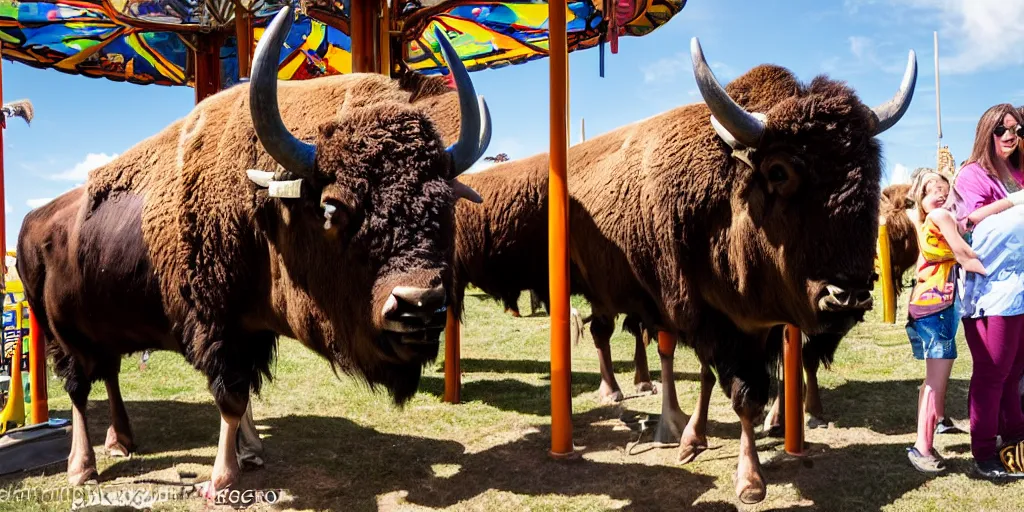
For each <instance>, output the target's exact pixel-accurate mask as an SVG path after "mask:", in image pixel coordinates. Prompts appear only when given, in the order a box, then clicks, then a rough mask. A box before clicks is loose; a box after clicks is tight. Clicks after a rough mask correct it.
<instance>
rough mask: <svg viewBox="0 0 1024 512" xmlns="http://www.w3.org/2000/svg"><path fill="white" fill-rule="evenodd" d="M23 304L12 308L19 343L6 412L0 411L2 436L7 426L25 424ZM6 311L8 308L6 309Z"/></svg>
mask: <svg viewBox="0 0 1024 512" xmlns="http://www.w3.org/2000/svg"><path fill="white" fill-rule="evenodd" d="M23 304H24V303H23V302H19V303H17V304H16V305H15V306H13V307H12V309H14V311H15V313H17V316H16V317H15V320H14V325H15V328H16V329H17V331H18V336H17V341H16V342H15V343H14V355H13V356H12V357H11V380H10V386H9V387H8V388H7V404H6V405H5V406H4V410H3V411H0V434H3V433H5V432H7V426H8V424H10V423H13V424H14V426H15V427H19V426H22V425H24V424H25V388H24V387H23V386H24V384H23V383H22V380H21V348H22V343H23V341H22V339H21V325H22V324H21V315H22V313H23V311H22V307H23ZM5 309H6V308H5Z"/></svg>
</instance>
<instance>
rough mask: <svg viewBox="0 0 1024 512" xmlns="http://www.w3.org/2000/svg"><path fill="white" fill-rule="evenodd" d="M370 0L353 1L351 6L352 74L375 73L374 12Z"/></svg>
mask: <svg viewBox="0 0 1024 512" xmlns="http://www.w3.org/2000/svg"><path fill="white" fill-rule="evenodd" d="M369 3H370V0H352V2H351V3H350V4H349V7H350V8H351V12H350V13H349V32H350V34H349V35H350V37H351V39H352V43H351V44H352V72H353V73H372V72H373V67H374V66H373V20H372V18H371V16H372V13H373V10H372V9H371V8H370V6H369V5H368V4H369Z"/></svg>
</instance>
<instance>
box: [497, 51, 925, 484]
mask: <svg viewBox="0 0 1024 512" xmlns="http://www.w3.org/2000/svg"><path fill="white" fill-rule="evenodd" d="M691 53H692V57H693V66H694V72H695V74H696V77H697V82H698V86H699V89H700V92H701V95H702V97H703V98H704V100H705V103H702V104H693V105H687V106H683V107H678V108H676V109H673V110H671V111H668V112H665V113H662V114H660V115H656V116H653V117H651V118H648V119H645V120H643V121H639V122H636V123H633V124H631V125H628V126H625V127H622V128H619V129H617V130H614V131H612V132H609V133H606V134H604V135H601V136H599V137H595V138H592V139H589V140H587V141H586V142H583V143H581V144H578V145H575V146H573V147H571V148H570V149H569V158H568V160H569V169H568V173H569V179H568V185H569V194H570V206H569V221H570V226H571V229H570V248H569V252H570V259H571V269H572V272H573V273H574V275H573V276H572V286H573V290H574V291H576V290H581V291H582V292H583V294H584V296H585V297H586V298H587V300H588V301H589V302H590V303H591V305H592V307H593V311H594V314H595V315H604V316H606V317H614V315H617V314H626V315H628V316H631V317H634V318H636V319H637V320H639V321H640V322H641V324H642V325H643V326H644V327H645V328H647V329H650V330H652V331H664V332H668V333H670V334H672V335H674V336H675V337H676V339H678V340H680V342H681V343H683V344H684V345H686V346H689V347H691V348H693V349H694V350H695V352H696V353H697V356H698V359H699V360H700V361H701V363H702V365H704V370H703V371H702V381H703V386H702V387H705V389H707V390H710V388H711V387H712V386H713V384H714V376H713V374H712V372H711V369H712V368H713V369H714V370H715V372H716V373H717V374H718V381H719V383H720V385H721V387H722V388H723V390H724V391H725V393H726V395H727V396H729V397H730V398H731V400H732V404H733V408H734V410H735V412H736V413H737V415H738V416H739V419H740V423H741V426H742V429H741V436H740V456H739V462H738V471H737V479H736V493H737V495H738V497H739V499H740V500H741V501H743V502H747V503H753V502H758V501H760V500H762V499H763V498H764V496H765V482H764V477H763V475H762V472H761V469H760V463H759V462H758V458H757V450H756V447H755V445H754V430H753V429H754V421H755V418H756V417H758V416H759V415H760V414H761V413H762V412H763V409H764V407H765V405H766V403H767V401H768V397H769V394H770V391H769V387H770V386H769V384H770V380H771V377H770V374H771V373H773V369H774V368H776V367H777V364H778V361H779V356H780V354H781V349H782V343H781V336H771V333H772V330H773V329H778V326H780V325H783V324H794V325H796V326H797V327H799V328H800V329H801V330H803V331H804V332H806V333H808V334H809V335H811V336H817V335H825V334H829V333H838V334H840V335H841V334H842V333H845V332H846V331H847V330H849V328H850V327H852V326H853V325H854V324H855V323H856V322H859V321H861V320H862V319H863V315H864V312H865V311H866V310H867V309H869V308H870V307H871V305H872V301H871V288H872V285H873V279H874V272H873V266H872V261H873V256H874V252H875V251H874V246H875V240H876V236H877V229H878V212H879V206H880V189H879V186H878V184H879V180H880V177H881V155H880V145H879V143H878V141H877V139H876V138H875V136H876V135H877V134H879V133H881V132H883V131H885V130H886V129H888V128H890V127H891V126H893V125H894V124H895V123H896V122H897V121H898V120H899V119H900V118H901V117H902V115H903V114H904V113H905V111H906V109H907V107H908V106H909V103H910V100H911V98H912V95H913V89H914V84H915V83H916V76H917V63H916V58H915V56H914V53H913V52H911V53H910V56H909V60H908V64H907V70H906V73H905V75H904V79H903V83H902V85H901V87H900V89H899V91H898V92H897V94H896V96H895V97H894V98H893V99H892V100H890V101H889V102H888V103H886V104H885V105H883V106H881V107H877V108H874V109H872V108H870V107H868V106H866V105H864V104H863V103H861V101H860V99H859V98H858V97H857V95H856V94H855V93H854V91H853V90H852V89H850V88H849V87H847V86H846V85H845V84H843V83H840V82H837V81H834V80H832V79H830V78H828V77H825V76H819V77H817V78H815V79H814V80H813V81H811V82H810V83H809V84H803V83H800V82H798V81H797V80H796V78H795V77H794V76H793V75H792V73H791V72H790V71H788V70H786V69H785V68H782V67H779V66H774V65H762V66H758V67H756V68H754V69H752V70H751V71H748V72H747V73H746V74H744V75H743V76H741V77H739V78H738V79H736V80H735V81H733V82H732V83H731V84H730V85H729V88H728V89H725V88H723V87H722V86H721V85H719V83H718V82H717V80H716V79H715V78H714V75H713V73H712V72H711V70H710V68H709V67H708V65H707V63H706V61H705V59H704V56H703V52H702V50H701V48H700V45H699V43H698V41H697V40H696V39H694V40H693V41H692V43H691ZM738 102H739V103H738ZM512 164H516V165H519V166H522V167H523V169H521V170H520V171H519V172H518V175H519V176H520V177H519V178H518V179H522V180H540V179H542V178H541V177H542V176H543V175H544V173H546V169H547V165H548V163H547V158H546V157H545V156H544V155H538V156H536V157H532V158H528V159H524V160H521V161H519V162H513V163H512ZM512 164H505V166H503V169H504V170H506V171H507V170H508V167H507V166H508V165H512ZM495 170H496V171H497V168H496V169H495ZM535 188H538V189H542V187H541V186H540V185H535ZM705 395H706V394H705ZM701 409H703V412H702V411H701ZM706 410H707V406H706V404H705V405H704V407H703V408H701V407H698V411H695V414H694V417H691V419H690V424H688V425H687V427H686V429H687V432H686V433H684V435H683V438H682V443H681V444H683V447H682V449H683V450H687V449H693V448H698V447H699V446H698V445H699V441H700V439H699V437H700V436H697V435H694V434H695V432H694V431H693V427H694V425H695V424H700V423H701V420H700V416H701V415H702V414H703V415H704V416H705V417H706Z"/></svg>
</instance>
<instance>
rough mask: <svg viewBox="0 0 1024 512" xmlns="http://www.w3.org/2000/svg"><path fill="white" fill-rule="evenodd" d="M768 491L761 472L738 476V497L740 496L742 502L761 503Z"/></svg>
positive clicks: (746, 503) (747, 503)
mask: <svg viewBox="0 0 1024 512" xmlns="http://www.w3.org/2000/svg"><path fill="white" fill-rule="evenodd" d="M767 494H768V491H767V489H766V488H765V484H764V478H762V477H761V475H760V474H758V473H754V474H752V475H748V476H747V477H746V478H742V479H740V478H737V481H736V497H737V498H739V500H740V502H742V503H743V504H745V505H753V504H755V503H760V502H761V501H763V500H764V498H765V496H767Z"/></svg>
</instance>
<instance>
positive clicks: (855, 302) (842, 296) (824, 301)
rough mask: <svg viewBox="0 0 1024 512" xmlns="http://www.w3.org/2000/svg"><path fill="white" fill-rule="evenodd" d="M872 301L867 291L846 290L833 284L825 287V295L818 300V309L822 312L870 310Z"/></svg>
mask: <svg viewBox="0 0 1024 512" xmlns="http://www.w3.org/2000/svg"><path fill="white" fill-rule="evenodd" d="M871 306H872V299H871V292H870V291H869V290H863V289H861V290H854V291H851V290H847V289H845V288H840V287H838V286H836V285H834V284H830V285H827V286H825V294H824V296H822V297H821V298H820V299H818V309H820V310H822V311H832V312H840V311H856V310H867V309H871Z"/></svg>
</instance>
